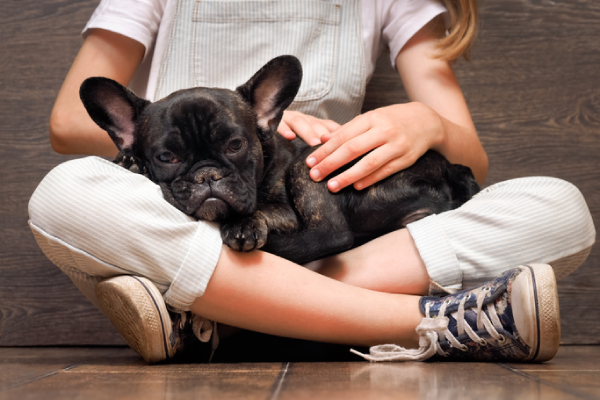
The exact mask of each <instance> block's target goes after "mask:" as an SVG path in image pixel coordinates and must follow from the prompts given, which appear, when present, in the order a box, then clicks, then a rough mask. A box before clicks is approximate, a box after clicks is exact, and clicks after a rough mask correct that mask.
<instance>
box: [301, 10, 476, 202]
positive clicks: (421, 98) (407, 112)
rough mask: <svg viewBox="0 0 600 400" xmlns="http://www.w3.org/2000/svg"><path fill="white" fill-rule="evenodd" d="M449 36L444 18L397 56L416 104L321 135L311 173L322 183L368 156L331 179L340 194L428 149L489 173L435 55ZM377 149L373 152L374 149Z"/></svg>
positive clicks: (451, 81) (450, 78)
mask: <svg viewBox="0 0 600 400" xmlns="http://www.w3.org/2000/svg"><path fill="white" fill-rule="evenodd" d="M444 34H445V27H444V24H443V21H442V19H441V18H436V19H434V20H433V21H431V22H430V23H429V24H427V25H426V26H424V27H423V28H422V29H421V30H420V31H419V32H418V33H417V34H415V36H413V37H412V38H411V40H409V42H408V43H407V44H406V45H405V46H404V48H403V49H402V50H401V51H400V53H399V54H398V56H397V57H396V64H397V68H398V72H399V74H400V77H401V79H402V81H403V83H404V86H405V88H406V91H407V94H408V96H409V98H410V99H411V101H412V102H410V103H407V104H395V105H392V106H388V107H382V108H379V109H376V110H373V111H370V112H368V113H365V114H363V115H359V116H358V117H356V118H355V119H353V120H352V121H350V122H348V123H347V124H345V125H344V126H342V127H341V128H340V129H338V130H336V131H334V132H332V133H330V134H328V135H324V136H322V137H321V139H322V141H323V142H325V144H324V145H323V146H321V147H320V148H319V149H318V150H316V151H315V152H314V153H313V154H311V156H309V157H308V159H307V164H308V166H309V167H311V177H312V178H313V179H314V180H316V181H320V180H323V179H324V178H325V177H327V176H328V175H329V174H331V173H332V172H333V171H335V170H336V169H338V168H339V167H341V166H342V165H344V164H346V163H348V162H350V161H351V160H353V159H355V158H357V157H359V156H361V155H363V154H366V153H368V152H370V153H369V154H367V155H366V156H365V157H364V158H363V159H362V160H361V161H359V162H358V163H356V164H355V165H354V166H353V167H352V168H349V169H348V170H347V171H345V172H343V173H341V174H340V175H338V176H335V177H333V178H331V179H330V180H329V182H328V186H329V188H330V190H332V191H334V192H337V191H338V190H340V189H342V188H343V187H346V186H348V185H351V184H354V186H355V187H356V188H357V189H363V188H365V187H367V186H369V185H371V184H373V183H375V182H377V181H379V180H381V179H383V178H385V177H387V176H389V175H391V174H392V173H395V172H397V171H400V170H402V169H404V168H407V167H409V166H410V165H412V164H413V163H414V162H415V161H416V160H417V159H418V158H419V157H420V156H421V155H423V154H424V153H425V152H426V151H427V150H429V149H433V150H437V151H438V152H440V153H441V154H443V155H444V156H446V158H448V159H449V160H450V161H451V162H453V163H459V164H463V165H466V166H468V167H470V168H471V169H472V170H473V174H474V175H475V178H476V179H477V181H478V182H480V183H482V182H483V181H484V180H485V176H486V174H487V166H488V162H487V155H486V153H485V151H484V149H483V147H482V145H481V143H480V141H479V138H478V136H477V131H476V130H475V126H474V125H473V121H472V120H471V115H470V114H469V110H468V108H467V104H466V102H465V99H464V97H463V94H462V91H461V90H460V87H459V85H458V82H457V81H456V77H455V76H454V73H453V71H452V67H451V66H450V64H449V63H448V62H447V61H443V60H441V59H439V58H435V57H433V56H434V55H435V54H436V51H437V49H436V44H437V43H438V41H439V39H440V38H442V37H443V36H444ZM371 150H372V151H371Z"/></svg>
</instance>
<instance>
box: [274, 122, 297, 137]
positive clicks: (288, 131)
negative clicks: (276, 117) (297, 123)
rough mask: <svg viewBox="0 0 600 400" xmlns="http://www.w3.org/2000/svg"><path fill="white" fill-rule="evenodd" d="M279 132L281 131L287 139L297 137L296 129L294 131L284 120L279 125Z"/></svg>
mask: <svg viewBox="0 0 600 400" xmlns="http://www.w3.org/2000/svg"><path fill="white" fill-rule="evenodd" d="M277 132H279V134H280V135H281V136H283V137H284V138H286V139H287V140H294V139H295V138H296V134H295V133H294V131H292V130H291V129H290V127H289V126H288V124H286V123H285V122H284V121H281V122H280V123H279V126H278V127H277Z"/></svg>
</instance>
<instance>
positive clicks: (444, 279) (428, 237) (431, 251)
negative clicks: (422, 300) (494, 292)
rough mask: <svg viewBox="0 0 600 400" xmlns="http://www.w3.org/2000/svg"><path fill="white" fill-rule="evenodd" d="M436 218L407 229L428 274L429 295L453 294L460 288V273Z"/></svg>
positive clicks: (425, 219)
mask: <svg viewBox="0 0 600 400" xmlns="http://www.w3.org/2000/svg"><path fill="white" fill-rule="evenodd" d="M438 218H439V217H438V216H437V215H430V216H428V217H426V218H423V219H422V220H419V221H417V222H413V223H412V224H409V225H408V226H407V228H408V231H409V232H410V234H411V236H412V238H413V240H414V241H415V245H416V246H417V250H418V251H419V254H420V255H421V259H422V260H423V262H424V264H425V267H426V268H427V272H428V273H429V278H430V280H431V285H430V293H432V294H433V293H436V292H444V291H445V292H448V293H454V292H456V291H458V290H460V289H461V288H462V273H461V270H460V266H459V263H458V259H457V258H456V254H455V252H454V249H453V248H452V246H451V245H450V241H449V240H448V238H447V237H446V232H444V229H443V228H442V226H441V225H440V224H439V222H438Z"/></svg>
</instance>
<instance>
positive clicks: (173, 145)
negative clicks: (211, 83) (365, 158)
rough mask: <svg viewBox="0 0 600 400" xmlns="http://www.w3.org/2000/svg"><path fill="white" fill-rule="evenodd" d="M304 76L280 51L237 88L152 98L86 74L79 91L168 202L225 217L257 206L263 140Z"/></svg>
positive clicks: (94, 115)
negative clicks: (141, 164) (160, 98)
mask: <svg viewBox="0 0 600 400" xmlns="http://www.w3.org/2000/svg"><path fill="white" fill-rule="evenodd" d="M301 79H302V69H301V66H300V62H299V61H298V60H297V59H296V58H295V57H292V56H281V57H278V58H275V59H273V60H271V61H270V62H269V63H267V64H266V65H265V66H264V67H263V68H261V69H260V70H259V71H258V72H257V73H256V74H255V75H254V76H253V77H252V78H250V80H249V81H248V82H246V83H245V84H244V85H242V86H240V87H238V88H237V89H236V90H235V91H231V90H227V89H216V88H193V89H185V90H180V91H177V92H175V93H173V94H171V95H169V96H168V97H166V98H164V99H162V100H159V101H157V102H155V103H151V102H149V101H147V100H144V99H141V98H139V97H137V96H136V95H135V94H133V93H132V92H131V91H129V90H128V89H126V88H125V87H123V86H122V85H120V84H119V83H117V82H115V81H113V80H110V79H107V78H89V79H87V80H86V81H84V82H83V84H82V85H81V89H80V96H81V100H82V101H83V104H84V106H85V108H86V109H87V111H88V113H89V115H90V117H91V118H92V119H93V120H94V121H95V122H96V123H97V124H98V125H99V126H100V127H101V128H102V129H104V130H106V131H107V132H108V134H109V135H110V137H111V139H112V140H113V142H114V143H115V145H116V146H117V148H118V149H119V151H120V154H121V155H123V156H130V157H134V158H137V159H139V160H140V161H141V163H143V164H144V166H145V167H146V169H147V171H148V174H149V176H150V179H152V180H153V181H154V182H156V183H158V184H159V185H160V186H161V188H162V190H163V193H164V196H165V198H166V199H167V201H169V202H170V203H171V204H173V205H174V206H175V207H177V208H178V209H179V210H181V211H183V212H185V213H186V214H189V215H192V216H194V217H196V218H198V219H203V220H208V221H224V220H226V219H228V218H230V217H232V216H244V215H250V214H252V213H254V211H255V210H256V201H257V193H256V188H257V186H258V184H259V182H260V180H261V179H262V176H263V168H264V165H263V153H262V146H263V145H264V144H265V143H266V142H267V141H269V140H271V139H272V137H273V135H274V134H275V133H276V131H277V126H278V125H279V122H280V121H281V118H282V116H283V111H284V110H285V109H286V108H287V107H288V106H289V105H290V103H291V102H292V100H293V99H294V97H295V96H296V93H297V92H298V88H299V87H300V81H301Z"/></svg>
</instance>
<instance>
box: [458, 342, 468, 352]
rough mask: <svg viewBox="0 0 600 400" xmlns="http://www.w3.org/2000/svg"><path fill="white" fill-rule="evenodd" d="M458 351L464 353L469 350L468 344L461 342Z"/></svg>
mask: <svg viewBox="0 0 600 400" xmlns="http://www.w3.org/2000/svg"><path fill="white" fill-rule="evenodd" d="M460 351H464V352H465V353H466V352H467V351H469V346H467V345H466V344H463V345H462V347H461V348H460Z"/></svg>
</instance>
